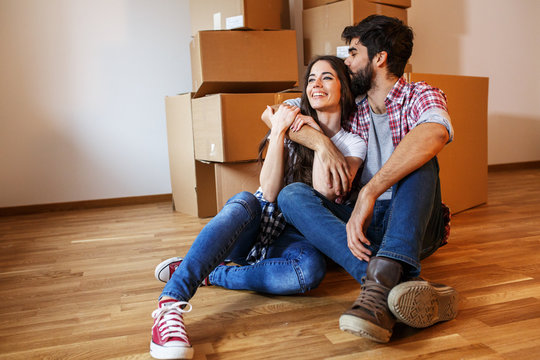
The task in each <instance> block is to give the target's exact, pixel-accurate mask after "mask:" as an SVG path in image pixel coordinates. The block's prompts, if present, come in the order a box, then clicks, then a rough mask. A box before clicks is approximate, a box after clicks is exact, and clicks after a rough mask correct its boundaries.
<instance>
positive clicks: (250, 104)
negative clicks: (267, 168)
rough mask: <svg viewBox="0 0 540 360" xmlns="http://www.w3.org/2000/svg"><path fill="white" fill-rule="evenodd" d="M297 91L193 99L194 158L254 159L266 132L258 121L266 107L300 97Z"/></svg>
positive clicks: (222, 159) (219, 160)
mask: <svg viewBox="0 0 540 360" xmlns="http://www.w3.org/2000/svg"><path fill="white" fill-rule="evenodd" d="M300 95H301V93H299V92H283V93H251V94H214V95H208V96H205V97H202V98H197V99H193V101H192V106H193V138H194V147H195V158H196V159H197V160H203V161H212V162H237V161H249V160H255V159H257V155H258V154H257V150H258V146H259V143H260V141H261V140H262V138H263V137H264V136H265V135H266V133H267V132H268V127H267V126H266V125H265V124H264V123H263V122H262V121H261V114H262V112H263V111H264V109H265V108H266V106H267V105H273V104H280V103H282V102H283V101H284V100H286V99H290V98H296V97H300Z"/></svg>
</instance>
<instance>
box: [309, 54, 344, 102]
mask: <svg viewBox="0 0 540 360" xmlns="http://www.w3.org/2000/svg"><path fill="white" fill-rule="evenodd" d="M306 94H307V96H308V100H309V104H310V105H311V107H312V108H313V109H315V110H317V111H325V112H326V111H336V110H339V109H340V98H341V83H340V81H339V79H338V77H337V74H336V71H335V70H334V69H333V68H332V66H331V65H330V63H329V62H328V61H325V60H320V61H317V62H316V63H315V64H313V66H312V67H311V71H310V72H309V77H308V81H307V86H306Z"/></svg>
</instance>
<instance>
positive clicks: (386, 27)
mask: <svg viewBox="0 0 540 360" xmlns="http://www.w3.org/2000/svg"><path fill="white" fill-rule="evenodd" d="M413 37H414V35H413V31H412V29H411V28H410V27H408V26H407V25H405V24H404V23H403V22H402V21H401V20H399V19H397V18H391V17H388V16H384V15H370V16H368V17H367V18H365V19H364V20H362V21H360V22H359V23H358V24H356V25H352V26H347V27H346V28H345V29H344V30H343V33H342V34H341V38H342V39H343V40H345V41H346V43H347V44H350V43H351V41H352V39H354V38H359V39H360V43H361V44H362V45H364V46H365V47H366V48H367V50H368V56H369V59H370V60H372V59H373V57H374V56H375V55H377V54H378V53H379V52H381V51H386V53H387V54H388V56H387V61H386V63H387V67H388V71H389V72H390V73H391V74H393V75H395V76H397V77H401V76H402V75H403V71H404V70H405V65H406V64H407V61H408V60H409V58H410V57H411V54H412V48H413Z"/></svg>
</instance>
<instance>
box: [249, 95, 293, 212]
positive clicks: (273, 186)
mask: <svg viewBox="0 0 540 360" xmlns="http://www.w3.org/2000/svg"><path fill="white" fill-rule="evenodd" d="M299 112H300V109H299V108H296V107H294V108H293V107H291V106H288V105H281V106H280V107H279V109H278V111H276V112H275V113H274V114H273V115H272V116H271V131H270V136H269V143H268V150H267V152H266V158H265V159H264V163H263V166H262V169H261V173H260V175H259V181H260V184H261V188H262V191H263V194H264V198H265V199H266V200H268V201H270V202H274V201H276V199H277V196H278V194H279V191H280V190H281V189H282V188H283V178H284V176H285V157H286V155H287V153H286V152H285V145H284V141H285V133H286V132H287V130H288V129H289V126H291V124H292V122H293V121H294V119H295V118H296V115H297V114H298V113H299Z"/></svg>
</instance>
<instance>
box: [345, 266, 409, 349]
mask: <svg viewBox="0 0 540 360" xmlns="http://www.w3.org/2000/svg"><path fill="white" fill-rule="evenodd" d="M402 274H403V267H402V265H401V263H400V262H398V261H396V260H393V259H390V258H386V257H379V256H375V257H373V258H371V260H370V261H369V264H368V267H367V271H366V277H365V278H363V279H362V280H363V281H362V282H363V284H362V285H361V291H360V295H359V296H358V298H357V299H356V301H355V302H354V303H353V306H352V307H351V308H350V309H349V310H347V311H346V312H344V313H343V315H341V317H340V318H339V328H340V329H341V330H343V331H347V332H350V333H351V334H354V335H356V336H362V337H365V338H368V339H370V340H373V341H376V342H380V343H386V342H388V341H389V340H390V336H392V329H393V328H394V324H395V322H396V320H395V318H394V316H393V315H392V313H390V310H389V309H388V304H387V299H388V293H389V292H390V290H391V289H392V288H393V287H394V286H396V285H397V284H398V283H399V282H400V280H401V277H402Z"/></svg>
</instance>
